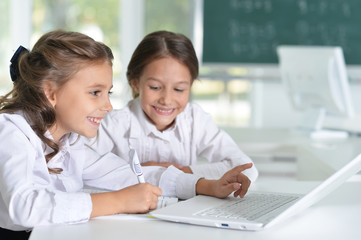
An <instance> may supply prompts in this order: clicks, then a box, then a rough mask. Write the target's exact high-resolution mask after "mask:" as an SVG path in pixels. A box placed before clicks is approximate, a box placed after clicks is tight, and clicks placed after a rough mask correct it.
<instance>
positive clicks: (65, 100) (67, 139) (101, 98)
mask: <svg viewBox="0 0 361 240" xmlns="http://www.w3.org/2000/svg"><path fill="white" fill-rule="evenodd" d="M112 60H113V55H112V52H111V50H110V49H109V48H108V47H107V46H105V45H104V44H102V43H99V42H96V41H94V40H93V39H92V38H90V37H88V36H86V35H83V34H80V33H75V32H64V31H53V32H49V33H47V34H45V35H44V36H42V37H41V38H40V39H39V40H38V42H37V43H36V44H35V45H34V47H33V49H32V50H31V51H29V50H27V49H25V48H23V47H19V49H18V50H17V51H16V53H15V54H14V56H13V58H12V59H11V62H12V64H11V67H10V73H11V78H12V81H13V84H14V87H13V90H12V91H11V92H10V93H8V94H7V95H6V96H4V97H1V98H0V195H1V198H0V236H8V237H9V239H27V238H28V237H29V234H30V231H31V229H32V228H33V227H34V226H39V225H48V224H56V223H78V222H84V221H87V220H88V219H89V218H91V217H96V216H100V215H109V214H114V213H137V212H147V211H149V209H154V208H155V207H156V204H157V200H158V196H159V195H160V194H161V190H160V189H159V188H158V187H155V186H153V185H151V184H148V183H145V184H137V185H135V186H132V187H128V188H125V189H122V190H119V189H121V187H122V185H121V183H122V180H123V178H122V175H121V174H120V172H121V171H122V169H119V168H117V166H116V165H114V166H113V169H112V171H111V173H109V172H108V169H107V167H106V166H107V165H106V164H102V163H101V162H100V163H99V165H96V166H93V165H92V164H90V163H88V160H87V159H86V158H85V157H84V154H83V153H84V147H83V146H84V145H83V144H82V142H81V141H80V139H79V135H83V136H85V137H90V138H91V137H94V136H96V134H97V131H98V128H99V125H100V122H101V121H102V119H103V118H104V117H105V116H106V114H107V113H108V112H109V111H111V110H112V106H111V104H110V101H109V91H110V90H111V88H112V78H113V76H112V75H113V72H112ZM92 181H93V182H98V185H97V187H99V186H104V187H106V188H107V189H109V190H112V191H108V192H104V193H96V194H89V193H85V192H83V191H82V189H83V185H84V184H86V185H89V186H91V185H92ZM109 183H111V184H109ZM110 185H111V186H110ZM25 230H26V231H25Z"/></svg>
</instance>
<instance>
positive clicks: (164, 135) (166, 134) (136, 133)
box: [128, 97, 184, 141]
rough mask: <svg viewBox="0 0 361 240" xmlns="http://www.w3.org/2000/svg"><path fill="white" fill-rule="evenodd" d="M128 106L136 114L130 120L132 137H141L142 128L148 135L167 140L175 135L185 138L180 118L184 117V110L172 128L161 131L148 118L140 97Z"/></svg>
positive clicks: (180, 139) (180, 138) (181, 138)
mask: <svg viewBox="0 0 361 240" xmlns="http://www.w3.org/2000/svg"><path fill="white" fill-rule="evenodd" d="M128 106H129V109H130V112H131V114H134V119H133V117H131V122H130V138H137V137H140V131H141V130H140V129H142V130H143V132H144V134H145V135H146V136H149V135H153V136H155V137H158V138H160V139H163V140H167V141H170V140H171V137H172V136H175V137H177V138H178V140H179V141H182V140H183V136H182V131H181V128H180V118H182V117H183V116H182V115H183V114H184V113H183V112H182V113H180V114H179V115H178V116H177V117H176V119H175V124H174V125H173V126H172V127H171V128H169V129H167V130H165V131H163V132H161V131H159V130H158V129H157V128H156V127H155V126H154V124H152V123H151V122H150V121H149V120H148V117H147V116H146V115H145V113H144V111H143V109H142V107H141V104H140V100H139V97H137V98H136V99H134V100H132V101H130V102H129V105H128Z"/></svg>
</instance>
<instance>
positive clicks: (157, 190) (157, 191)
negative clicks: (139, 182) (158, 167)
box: [153, 186, 162, 196]
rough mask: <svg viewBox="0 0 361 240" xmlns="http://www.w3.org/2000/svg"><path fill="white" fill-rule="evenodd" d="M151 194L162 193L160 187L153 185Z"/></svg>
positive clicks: (158, 194) (157, 194)
mask: <svg viewBox="0 0 361 240" xmlns="http://www.w3.org/2000/svg"><path fill="white" fill-rule="evenodd" d="M153 194H154V195H156V196H160V195H162V189H160V188H159V187H156V186H154V187H153Z"/></svg>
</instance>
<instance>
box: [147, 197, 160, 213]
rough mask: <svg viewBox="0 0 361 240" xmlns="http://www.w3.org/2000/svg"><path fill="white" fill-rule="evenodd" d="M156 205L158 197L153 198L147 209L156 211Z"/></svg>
mask: <svg viewBox="0 0 361 240" xmlns="http://www.w3.org/2000/svg"><path fill="white" fill-rule="evenodd" d="M157 204H158V196H153V201H152V202H151V204H150V206H149V209H150V210H153V209H156V208H157Z"/></svg>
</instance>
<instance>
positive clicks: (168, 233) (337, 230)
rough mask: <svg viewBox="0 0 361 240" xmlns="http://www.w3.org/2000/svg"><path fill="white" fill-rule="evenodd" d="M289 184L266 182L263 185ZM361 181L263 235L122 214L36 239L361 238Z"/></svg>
mask: <svg viewBox="0 0 361 240" xmlns="http://www.w3.org/2000/svg"><path fill="white" fill-rule="evenodd" d="M282 184H283V185H287V183H285V182H283V183H282V182H281V181H280V182H277V181H274V180H273V182H272V181H264V180H263V181H260V182H259V183H258V186H261V187H262V186H263V187H268V186H275V185H277V187H279V186H280V185H282ZM360 223H361V181H348V182H346V183H344V184H343V185H342V186H341V187H339V188H338V189H337V190H336V191H335V192H333V193H331V194H330V195H329V196H327V197H326V198H325V199H323V200H321V201H320V202H318V203H317V204H315V205H314V206H312V207H310V208H308V209H307V210H305V211H304V212H302V213H300V214H297V215H295V216H293V217H291V218H289V219H287V220H286V221H284V222H281V223H279V224H277V225H274V226H273V227H270V228H268V229H265V230H263V231H259V232H248V231H237V230H229V229H218V228H211V227H202V226H194V225H188V224H179V223H172V222H165V221H160V220H156V219H150V218H147V217H145V216H144V215H127V216H124V215H118V216H109V217H101V218H97V219H92V220H90V221H89V222H87V223H82V224H75V225H54V226H43V227H36V228H35V229H34V230H33V232H32V234H31V236H30V240H48V239H52V240H58V239H59V240H64V239H67V240H73V239H74V240H75V239H76V240H79V239H87V240H93V239H94V240H96V239H99V240H100V239H101V240H108V239H109V240H110V239H141V240H145V239H146V240H152V239H157V240H158V239H172V240H185V239H207V240H212V239H217V240H218V239H222V240H226V239H246V240H248V239H257V240H262V239H277V240H282V239H285V240H286V239H287V240H289V239H293V240H298V239H300V240H301V239H302V240H304V239H307V240H312V239H316V240H320V239H328V240H333V239H335V240H336V239H337V240H339V239H347V240H353V239H355V240H356V239H360V236H361V228H360Z"/></svg>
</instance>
